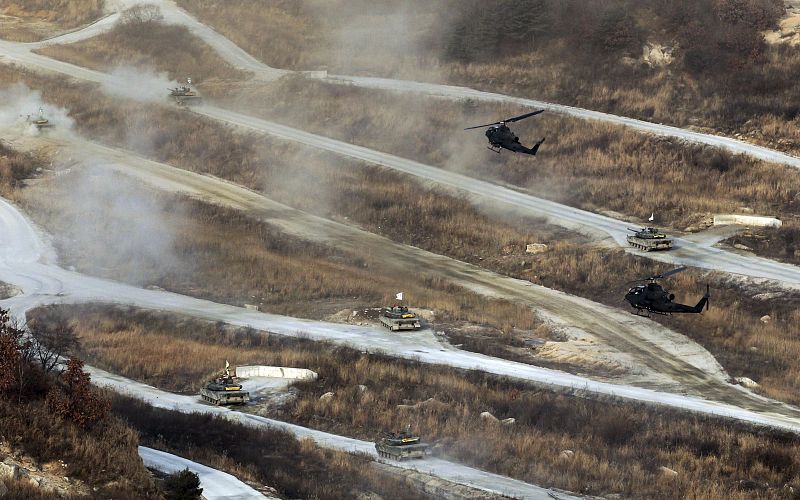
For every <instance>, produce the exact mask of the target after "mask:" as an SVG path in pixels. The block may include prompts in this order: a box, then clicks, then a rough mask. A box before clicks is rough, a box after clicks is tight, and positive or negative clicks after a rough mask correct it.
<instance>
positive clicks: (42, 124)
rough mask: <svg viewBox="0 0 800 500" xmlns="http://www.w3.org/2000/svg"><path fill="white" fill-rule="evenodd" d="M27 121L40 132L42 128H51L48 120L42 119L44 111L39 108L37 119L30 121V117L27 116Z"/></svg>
mask: <svg viewBox="0 0 800 500" xmlns="http://www.w3.org/2000/svg"><path fill="white" fill-rule="evenodd" d="M28 121H29V122H30V123H31V124H32V125H33V126H34V127H36V128H37V129H39V130H42V129H43V128H50V127H52V126H53V124H52V123H50V120H48V119H47V118H45V117H44V109H42V108H39V118H35V119H33V120H32V119H31V115H28Z"/></svg>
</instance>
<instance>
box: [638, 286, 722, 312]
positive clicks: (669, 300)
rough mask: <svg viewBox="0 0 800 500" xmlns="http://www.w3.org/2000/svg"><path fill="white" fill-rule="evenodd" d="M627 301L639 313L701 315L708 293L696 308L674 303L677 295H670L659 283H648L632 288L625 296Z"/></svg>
mask: <svg viewBox="0 0 800 500" xmlns="http://www.w3.org/2000/svg"><path fill="white" fill-rule="evenodd" d="M625 300H627V301H628V303H630V305H631V306H633V307H634V308H635V309H636V310H637V311H649V312H654V313H658V314H671V313H699V312H702V310H703V306H705V305H706V303H707V302H708V293H706V295H704V296H703V298H702V299H700V302H698V303H697V305H695V306H690V305H686V304H679V303H677V302H674V300H675V294H672V293H669V292H668V291H666V290H664V288H663V287H662V286H661V285H659V284H658V283H647V284H644V285H638V286H635V287H632V288H630V289H629V290H628V293H626V294H625Z"/></svg>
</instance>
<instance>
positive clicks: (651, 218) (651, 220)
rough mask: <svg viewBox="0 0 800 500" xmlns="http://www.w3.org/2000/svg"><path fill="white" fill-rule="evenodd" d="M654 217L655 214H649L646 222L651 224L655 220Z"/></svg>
mask: <svg viewBox="0 0 800 500" xmlns="http://www.w3.org/2000/svg"><path fill="white" fill-rule="evenodd" d="M655 215H656V213H655V212H653V213H651V214H650V218H649V219H647V220H649V221H650V222H653V220H655V218H656V217H655Z"/></svg>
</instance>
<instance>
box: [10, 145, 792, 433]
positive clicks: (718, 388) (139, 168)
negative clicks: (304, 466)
mask: <svg viewBox="0 0 800 500" xmlns="http://www.w3.org/2000/svg"><path fill="white" fill-rule="evenodd" d="M81 152H82V153H81ZM71 154H76V155H79V154H84V155H88V156H93V155H95V154H97V155H99V157H100V158H102V160H97V159H95V160H91V159H87V161H88V162H90V163H93V164H95V165H103V166H106V167H108V168H112V169H115V170H118V171H121V172H125V173H127V174H128V175H133V176H134V177H137V178H139V179H142V180H144V181H146V182H148V183H150V184H152V185H154V186H157V187H159V188H161V189H168V190H173V191H179V192H184V193H188V194H193V195H195V196H200V197H203V198H205V199H207V200H209V201H212V202H215V203H220V204H223V205H226V206H232V207H234V208H238V209H242V210H247V211H250V212H251V213H253V214H255V215H257V216H259V217H261V218H262V219H264V220H266V221H268V222H270V223H274V224H276V225H278V226H279V227H281V228H282V229H284V230H286V231H287V232H289V233H291V234H296V235H298V236H301V237H312V239H318V240H322V241H328V242H333V243H335V244H337V245H343V246H344V248H346V249H348V250H356V249H358V248H363V247H364V245H368V247H369V248H374V249H376V250H377V251H380V252H381V255H382V256H385V257H387V258H385V261H386V262H387V263H393V264H391V265H396V266H397V269H398V270H399V271H402V270H403V269H407V268H408V266H417V267H418V268H419V269H420V270H423V271H425V272H430V273H431V274H433V275H438V276H443V277H445V278H447V279H449V280H451V281H453V282H455V283H456V284H459V285H462V286H465V287H467V288H469V289H472V290H475V291H476V292H479V293H482V294H485V295H490V296H495V297H503V298H507V299H510V300H517V301H522V302H523V303H526V304H530V305H531V306H532V307H534V308H536V309H537V310H540V311H541V312H542V313H543V315H544V316H545V317H546V318H547V319H550V320H551V321H553V322H554V323H556V324H558V325H561V326H564V327H567V328H578V329H581V330H583V331H586V332H588V333H589V334H590V335H595V336H597V337H598V338H601V339H602V340H603V341H604V342H607V343H609V344H610V345H612V346H614V347H615V348H617V349H618V350H619V351H621V352H624V353H630V354H631V356H632V357H633V359H634V360H635V362H637V363H642V365H643V366H646V367H648V368H649V369H650V370H652V372H653V373H657V374H661V375H664V376H666V378H667V380H668V381H672V382H677V383H678V387H675V386H674V385H672V386H670V384H669V383H666V384H665V382H664V380H663V379H661V380H657V379H656V380H653V379H651V380H649V381H646V382H644V384H645V385H649V386H650V387H654V386H655V387H661V388H668V390H672V391H674V390H679V391H685V392H687V393H690V394H693V395H695V396H699V397H700V398H702V399H701V400H703V404H702V405H701V406H702V408H703V409H702V410H700V411H712V412H714V413H717V412H719V411H722V412H723V413H726V412H727V411H729V409H730V408H731V407H734V406H735V407H740V408H741V409H743V410H744V411H747V412H748V414H753V415H755V414H762V415H769V416H770V417H769V418H775V417H777V418H778V419H779V420H781V421H782V422H783V424H784V425H785V424H786V423H787V422H794V419H795V418H798V417H800V410H797V409H795V408H793V407H790V406H788V405H784V404H782V403H778V402H774V401H770V400H767V399H766V398H763V397H760V396H757V395H754V394H752V393H750V392H748V391H745V390H744V389H742V388H740V387H738V386H733V385H730V384H728V383H726V382H725V380H724V377H725V375H724V372H723V371H722V369H721V368H720V367H719V365H718V364H717V363H716V361H715V360H714V359H713V357H711V355H710V354H709V353H708V352H707V351H705V350H704V349H702V348H701V347H700V346H698V345H697V344H695V343H693V342H691V341H689V340H688V339H686V338H685V337H683V336H681V335H678V334H676V333H675V332H672V331H670V330H669V329H667V328H664V327H663V326H661V325H659V324H658V323H655V322H652V321H650V320H648V319H645V318H639V317H636V316H632V315H630V314H627V313H625V312H622V311H619V310H617V309H614V308H610V307H607V306H603V305H600V304H596V303H593V302H591V301H588V300H586V299H581V298H578V297H573V296H570V295H567V294H564V293H561V292H556V291H553V290H550V289H547V288H544V287H540V286H536V285H533V284H531V283H529V282H527V281H523V280H516V279H512V278H508V277H503V276H500V275H497V274H495V273H491V272H489V271H486V270H484V269H481V268H478V267H475V266H472V265H469V264H466V263H463V262H459V261H455V260H453V259H449V258H447V257H444V256H440V255H436V254H432V253H429V252H426V251H423V250H421V249H418V248H415V247H409V246H405V245H398V244H396V243H394V242H391V241H390V240H388V239H386V238H383V237H380V236H377V235H374V234H372V233H368V232H365V231H361V230H359V229H357V228H353V227H351V226H346V225H343V224H339V223H336V222H332V221H329V220H326V219H322V218H319V217H316V216H312V215H309V214H306V213H303V212H300V211H298V210H294V209H292V208H290V207H286V206H284V205H281V204H278V203H276V202H274V201H272V200H269V199H267V198H265V197H263V196H261V195H259V194H257V193H254V192H252V191H249V190H247V189H244V188H241V187H239V186H236V185H234V184H232V183H229V182H225V181H221V180H219V179H216V178H213V177H210V176H205V175H199V174H194V173H191V172H187V171H183V170H180V169H176V168H173V167H170V166H168V165H164V164H159V163H156V162H151V161H148V160H143V159H140V158H136V157H133V156H131V155H130V154H128V153H125V152H123V151H119V150H115V149H112V148H107V147H104V146H99V145H96V144H92V143H90V142H88V141H79V142H78V143H77V146H76V147H74V149H73V150H72V152H71ZM108 158H112V159H113V160H112V161H110V162H109V160H108ZM98 162H99V163H98ZM0 223H3V224H5V225H6V226H7V227H6V228H2V229H4V234H9V235H18V236H15V237H13V238H12V239H11V241H12V242H13V246H12V247H10V248H9V249H8V250H5V251H4V250H3V249H2V248H0V255H3V256H5V258H7V259H11V262H16V265H15V266H14V268H13V270H10V271H6V272H4V271H3V270H2V268H0V280H2V281H4V282H7V283H11V284H14V285H16V286H18V287H19V288H21V289H22V290H23V291H25V293H24V294H23V295H22V296H19V297H14V298H12V299H9V300H8V301H6V302H7V303H8V304H10V305H13V306H14V307H15V308H17V309H20V310H27V309H29V308H31V307H34V306H35V305H36V304H37V303H52V302H62V301H65V302H76V301H78V302H84V301H93V300H96V301H108V300H112V301H115V302H122V303H128V304H132V305H137V306H140V307H146V308H157V309H164V310H168V311H174V312H177V313H182V314H189V315H192V316H197V317H202V318H205V319H210V320H215V321H216V320H221V321H225V322H227V323H231V324H235V325H240V326H251V327H253V328H257V329H261V330H269V331H274V332H276V333H282V334H286V335H297V334H298V332H305V333H306V334H309V335H310V336H311V337H312V338H316V339H319V340H331V341H334V342H339V343H345V344H349V345H354V346H357V347H358V348H362V349H367V350H376V349H377V350H382V351H385V352H387V353H391V354H394V355H397V356H400V357H406V358H411V359H418V360H420V361H423V362H428V363H435V364H446V365H451V366H456V367H460V368H465V369H479V370H482V371H486V372H489V373H496V374H499V375H506V376H511V377H515V378H522V379H525V380H529V381H537V382H543V383H545V384H549V385H555V386H558V387H569V388H572V389H575V388H582V389H584V390H586V391H588V392H597V393H603V394H613V395H617V396H621V397H632V398H634V399H640V400H645V401H650V402H659V401H665V400H666V401H670V402H669V403H667V404H678V405H679V407H681V408H687V409H697V408H698V407H697V406H696V405H697V398H695V397H690V398H687V400H684V401H683V402H682V403H676V402H675V401H673V400H672V398H679V399H680V398H683V397H684V396H678V395H669V396H668V397H666V399H664V398H665V394H664V393H663V392H656V391H649V390H648V389H645V388H633V387H629V386H623V385H616V384H609V383H604V382H597V381H591V380H589V379H586V378H584V377H576V376H574V375H569V374H565V373H561V372H558V371H554V370H547V369H543V368H539V367H534V366H530V365H524V364H520V363H512V362H509V361H505V360H501V359H496V358H491V357H488V356H483V355H479V354H475V353H468V352H464V351H458V350H455V349H453V348H451V347H450V346H448V345H442V344H440V343H439V342H438V340H437V339H435V338H434V337H433V336H432V335H431V334H430V332H427V333H421V334H420V335H416V336H405V337H397V336H393V335H390V334H387V333H386V332H384V331H383V330H382V329H380V330H377V331H376V330H375V329H370V328H359V327H354V326H349V325H341V324H331V323H322V322H313V321H307V320H298V319H293V318H286V317H282V316H276V315H268V314H262V313H253V312H252V311H246V310H242V309H239V308H235V307H231V306H226V305H222V304H212V303H209V302H206V301H202V300H197V299H191V298H189V297H184V296H180V295H177V294H168V293H165V292H155V291H150V290H141V289H137V288H135V287H130V286H126V285H121V284H118V283H113V282H108V281H104V280H99V279H95V278H89V277H85V276H81V275H78V274H76V273H70V272H67V271H64V270H63V269H61V268H58V267H56V266H53V265H47V264H42V263H39V262H37V260H38V259H37V257H36V256H38V255H44V256H47V255H52V251H50V250H48V249H47V246H46V245H44V244H43V243H41V239H40V238H39V236H38V235H37V233H36V231H35V230H33V229H32V227H31V225H30V224H28V223H27V221H25V219H24V217H22V216H21V214H19V213H18V212H16V211H15V209H14V208H13V207H11V206H10V205H7V204H6V206H5V211H0ZM314 235H316V237H314ZM43 260H44V261H45V262H47V258H44V259H43ZM387 265H388V264H387ZM67 297H68V298H67ZM598 384H599V385H598ZM631 391H632V392H631ZM639 391H646V392H644V393H642V392H639ZM654 394H658V395H657V396H654ZM641 398H644V399H641ZM688 401H691V403H689V402H688ZM722 408H725V410H721V409H722ZM717 414H719V413H717ZM787 418H788V420H786V419H787ZM791 425H794V424H793V423H792V424H791Z"/></svg>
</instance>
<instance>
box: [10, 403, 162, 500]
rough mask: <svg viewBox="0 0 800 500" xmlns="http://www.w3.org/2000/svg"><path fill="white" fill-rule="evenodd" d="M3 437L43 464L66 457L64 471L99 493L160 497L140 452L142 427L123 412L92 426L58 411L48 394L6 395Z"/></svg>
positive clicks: (106, 496) (14, 447)
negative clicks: (16, 398) (32, 397)
mask: <svg viewBox="0 0 800 500" xmlns="http://www.w3.org/2000/svg"><path fill="white" fill-rule="evenodd" d="M0 441H2V442H4V443H8V444H9V445H10V446H11V447H12V448H13V449H15V450H18V451H20V452H21V453H23V454H25V455H27V456H30V457H32V458H33V459H34V460H37V461H38V462H39V463H40V464H42V463H47V462H53V461H56V460H62V461H63V462H64V464H66V468H65V469H64V472H63V475H66V476H69V477H74V478H75V479H80V480H82V481H84V482H85V483H87V484H88V485H89V486H91V487H94V488H97V491H98V493H97V494H98V496H103V497H104V498H112V497H113V498H157V497H158V496H157V494H156V491H155V486H154V484H153V482H152V479H151V477H150V474H149V472H148V471H147V469H145V467H144V465H143V464H142V461H141V459H140V458H139V452H138V449H137V446H138V444H139V440H138V436H137V435H136V432H135V431H134V430H133V429H131V428H130V427H128V426H127V425H125V424H124V423H123V422H122V421H121V420H120V419H118V418H114V417H109V418H107V419H106V420H104V421H103V422H101V423H100V424H99V425H98V426H95V427H94V428H93V429H91V431H88V432H87V431H85V430H82V429H80V428H79V427H77V426H75V425H73V424H72V423H70V422H68V421H65V420H62V419H60V418H59V417H57V416H55V415H53V414H52V412H50V410H49V409H48V408H47V406H46V405H45V402H44V401H43V400H41V401H27V402H22V403H13V402H11V401H10V400H3V399H0ZM11 498H16V497H14V496H13V495H12V496H11Z"/></svg>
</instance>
